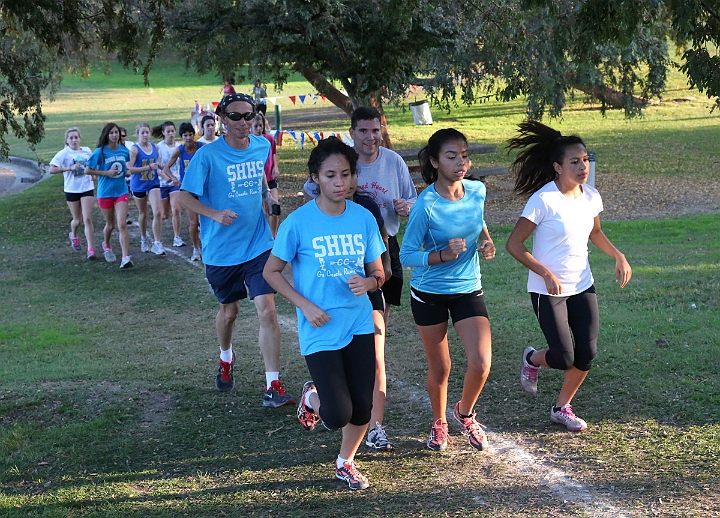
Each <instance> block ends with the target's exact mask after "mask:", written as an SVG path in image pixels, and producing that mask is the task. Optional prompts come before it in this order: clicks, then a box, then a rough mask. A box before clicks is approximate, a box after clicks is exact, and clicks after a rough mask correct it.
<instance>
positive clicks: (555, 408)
mask: <svg viewBox="0 0 720 518" xmlns="http://www.w3.org/2000/svg"><path fill="white" fill-rule="evenodd" d="M561 408H562V407H559V406H555V405H553V412H559V411H560V409H561Z"/></svg>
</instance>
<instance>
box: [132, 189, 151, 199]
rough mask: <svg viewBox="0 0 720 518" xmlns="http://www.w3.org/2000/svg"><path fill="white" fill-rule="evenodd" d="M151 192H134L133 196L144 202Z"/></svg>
mask: <svg viewBox="0 0 720 518" xmlns="http://www.w3.org/2000/svg"><path fill="white" fill-rule="evenodd" d="M148 192H150V191H133V192H132V195H133V197H134V198H135V199H136V200H142V199H143V198H145V197H146V196H147V195H148Z"/></svg>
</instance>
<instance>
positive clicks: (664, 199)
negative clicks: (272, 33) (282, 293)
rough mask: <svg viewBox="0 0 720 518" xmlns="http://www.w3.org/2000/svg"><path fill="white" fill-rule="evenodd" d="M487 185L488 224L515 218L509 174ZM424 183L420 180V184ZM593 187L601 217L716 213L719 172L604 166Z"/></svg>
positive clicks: (518, 202)
mask: <svg viewBox="0 0 720 518" xmlns="http://www.w3.org/2000/svg"><path fill="white" fill-rule="evenodd" d="M343 119H345V120H347V115H345V114H344V113H343V112H342V111H341V110H340V109H338V108H317V109H311V110H302V112H301V113H300V114H298V115H288V116H285V117H284V118H283V127H285V128H288V129H297V130H303V129H310V128H317V127H318V125H321V124H323V123H326V122H328V121H333V122H337V121H342V120H343ZM348 125H349V124H348ZM303 182H304V178H303V179H302V181H300V180H299V179H292V178H283V179H282V180H281V195H282V202H283V207H284V210H285V213H289V212H290V211H292V210H293V209H295V208H297V207H298V206H299V205H301V204H302V203H303V198H302V196H297V193H298V192H300V191H302V184H303ZM486 185H487V190H488V195H487V201H486V205H485V211H486V214H487V216H486V220H487V222H488V223H489V224H490V225H508V224H513V223H515V221H517V218H518V216H519V215H520V213H521V212H522V209H523V207H524V205H525V199H523V198H520V197H518V196H514V195H513V193H512V187H513V184H512V180H511V178H510V177H509V176H507V175H506V176H495V177H489V178H488V179H487V181H486ZM422 187H424V185H419V186H418V188H422ZM596 187H597V189H598V190H599V191H600V194H601V195H602V199H603V205H604V208H605V210H604V211H603V213H602V219H603V220H604V221H618V220H634V219H653V218H660V217H665V216H678V215H684V214H706V213H717V212H720V177H718V176H717V175H715V176H714V177H708V178H706V179H705V180H704V181H703V182H702V183H699V182H697V181H693V180H687V179H678V178H675V177H655V178H637V177H633V176H632V175H631V174H624V173H613V174H612V176H610V175H608V176H603V171H602V169H599V170H598V171H597V183H596Z"/></svg>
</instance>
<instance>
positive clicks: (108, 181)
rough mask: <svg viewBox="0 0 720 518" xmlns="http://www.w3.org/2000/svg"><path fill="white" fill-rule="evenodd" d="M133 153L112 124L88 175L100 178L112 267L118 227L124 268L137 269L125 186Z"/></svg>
mask: <svg viewBox="0 0 720 518" xmlns="http://www.w3.org/2000/svg"><path fill="white" fill-rule="evenodd" d="M129 161H130V153H129V152H128V150H127V148H126V147H125V146H121V145H120V128H118V125H117V124H115V123H112V122H108V123H107V124H105V126H104V127H103V129H102V132H101V133H100V138H99V139H98V144H97V149H95V151H93V154H92V155H91V156H90V158H89V159H88V161H87V166H86V167H85V174H91V175H95V176H97V177H98V192H97V196H98V205H100V209H101V210H102V213H103V216H104V217H105V228H104V229H103V245H102V246H103V253H104V255H105V260H106V261H107V262H109V263H114V262H115V261H116V257H115V253H114V252H113V249H112V246H111V245H110V237H111V236H112V231H113V229H114V228H115V226H116V225H117V228H118V232H119V234H120V249H121V250H122V259H121V261H120V268H123V269H124V268H131V267H132V266H133V262H132V259H131V258H130V235H129V233H128V228H127V213H128V200H129V196H128V189H127V184H126V183H125V176H126V174H127V163H128V162H129Z"/></svg>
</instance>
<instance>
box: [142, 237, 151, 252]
mask: <svg viewBox="0 0 720 518" xmlns="http://www.w3.org/2000/svg"><path fill="white" fill-rule="evenodd" d="M149 241H150V240H149V239H148V238H146V237H141V238H140V251H141V252H142V253H143V254H145V253H147V252H149V251H150V244H149V243H148V242H149Z"/></svg>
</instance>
